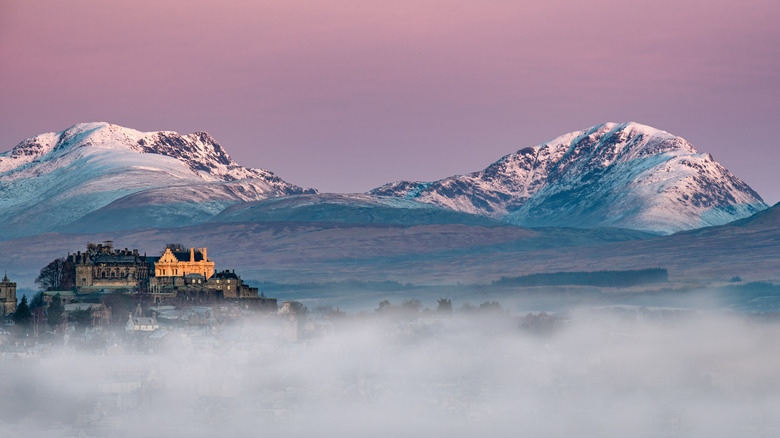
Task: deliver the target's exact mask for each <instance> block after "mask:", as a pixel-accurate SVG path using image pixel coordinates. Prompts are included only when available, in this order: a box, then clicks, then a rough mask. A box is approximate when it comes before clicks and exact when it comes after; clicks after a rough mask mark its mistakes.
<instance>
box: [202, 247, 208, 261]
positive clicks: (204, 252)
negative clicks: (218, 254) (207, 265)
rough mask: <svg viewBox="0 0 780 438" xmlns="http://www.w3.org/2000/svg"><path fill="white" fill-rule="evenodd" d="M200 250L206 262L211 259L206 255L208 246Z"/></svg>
mask: <svg viewBox="0 0 780 438" xmlns="http://www.w3.org/2000/svg"><path fill="white" fill-rule="evenodd" d="M200 252H201V253H202V254H203V261H204V262H207V261H209V258H208V257H206V248H203V249H202V250H201V251H200Z"/></svg>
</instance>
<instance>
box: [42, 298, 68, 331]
mask: <svg viewBox="0 0 780 438" xmlns="http://www.w3.org/2000/svg"><path fill="white" fill-rule="evenodd" d="M64 311H65V307H64V306H63V305H62V298H61V297H60V294H57V295H55V296H54V297H53V298H52V299H51V304H49V314H48V317H47V318H46V323H47V324H49V327H51V328H52V329H55V328H57V326H58V325H60V323H61V322H62V313H63V312H64Z"/></svg>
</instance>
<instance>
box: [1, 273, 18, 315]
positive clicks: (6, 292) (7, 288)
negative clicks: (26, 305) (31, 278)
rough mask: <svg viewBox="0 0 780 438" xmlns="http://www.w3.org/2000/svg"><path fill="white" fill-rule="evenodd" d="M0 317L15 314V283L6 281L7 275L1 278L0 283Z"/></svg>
mask: <svg viewBox="0 0 780 438" xmlns="http://www.w3.org/2000/svg"><path fill="white" fill-rule="evenodd" d="M0 312H2V314H1V315H0V316H7V315H10V314H12V313H14V312H16V283H14V282H12V281H10V280H8V274H6V275H4V276H3V281H2V282H0Z"/></svg>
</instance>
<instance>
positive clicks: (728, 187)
mask: <svg viewBox="0 0 780 438" xmlns="http://www.w3.org/2000/svg"><path fill="white" fill-rule="evenodd" d="M404 184H405V183H404V182H399V183H395V184H393V185H389V186H384V187H380V188H378V189H375V190H373V191H372V192H371V193H374V194H385V195H394V196H401V197H404V198H407V199H413V200H415V201H420V202H426V203H430V204H434V205H439V206H442V207H446V208H450V209H453V210H458V211H464V212H468V213H474V214H481V215H485V216H489V217H493V218H496V219H501V220H504V221H508V222H512V223H516V224H520V225H526V226H574V227H598V226H616V227H624V228H634V229H640V230H645V231H653V232H661V233H671V232H675V231H679V230H685V229H690V228H697V227H700V226H703V225H718V224H722V223H726V222H730V221H732V220H736V219H740V218H742V217H745V216H748V215H750V214H753V213H756V212H758V211H760V210H762V209H764V208H767V206H766V204H764V203H763V201H762V200H761V198H760V197H759V196H758V195H757V194H756V193H755V192H753V191H752V190H751V189H750V187H748V186H747V185H746V184H745V183H744V182H742V181H740V180H739V179H738V178H736V177H735V176H734V175H732V174H730V173H729V172H728V171H727V170H725V169H724V168H723V167H722V166H720V165H719V164H718V163H717V162H715V161H714V160H712V157H711V156H710V155H709V154H699V153H698V152H697V151H696V149H694V148H693V146H692V145H691V144H690V143H688V142H687V141H685V140H684V139H682V138H680V137H676V136H674V135H672V134H670V133H668V132H666V131H662V130H660V129H656V128H653V127H650V126H647V125H642V124H639V123H635V122H628V123H605V124H602V125H598V126H594V127H592V128H590V129H586V130H583V131H575V132H571V133H568V134H564V135H561V136H559V137H556V138H554V139H553V140H550V141H549V142H546V143H543V144H541V145H539V146H536V147H533V148H526V149H522V150H520V151H518V152H517V153H515V154H510V155H507V156H505V157H502V158H501V159H500V160H498V161H497V162H495V163H494V164H492V165H491V166H489V167H488V168H487V169H485V170H483V171H479V172H474V173H472V174H469V175H463V176H454V177H450V178H445V179H442V180H439V181H436V182H434V183H416V185H415V186H414V188H413V189H411V190H408V191H406V192H404V191H403V190H401V188H402V187H405V186H404Z"/></svg>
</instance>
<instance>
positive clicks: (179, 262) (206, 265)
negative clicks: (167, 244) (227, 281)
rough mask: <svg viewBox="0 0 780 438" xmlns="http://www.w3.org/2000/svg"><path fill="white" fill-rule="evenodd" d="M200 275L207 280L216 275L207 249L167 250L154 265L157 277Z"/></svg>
mask: <svg viewBox="0 0 780 438" xmlns="http://www.w3.org/2000/svg"><path fill="white" fill-rule="evenodd" d="M190 274H200V275H202V276H204V277H205V278H207V279H208V278H211V276H212V275H214V262H212V261H211V260H209V259H208V256H207V255H206V248H198V250H197V251H196V250H195V248H190V250H189V251H187V250H184V249H182V248H175V249H171V248H166V249H165V252H164V253H163V255H162V257H160V259H159V260H157V262H155V264H154V276H155V277H186V276H187V275H190Z"/></svg>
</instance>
